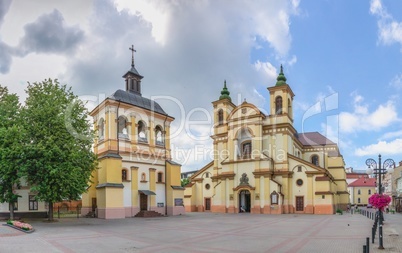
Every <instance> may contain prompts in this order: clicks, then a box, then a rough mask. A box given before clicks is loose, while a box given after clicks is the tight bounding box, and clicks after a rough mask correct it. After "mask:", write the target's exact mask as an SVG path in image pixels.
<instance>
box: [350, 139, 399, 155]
mask: <svg viewBox="0 0 402 253" xmlns="http://www.w3.org/2000/svg"><path fill="white" fill-rule="evenodd" d="M355 154H356V155H357V156H367V155H377V154H382V155H402V139H395V140H393V141H390V142H387V141H379V142H378V143H376V144H371V145H368V146H364V147H361V148H358V149H357V150H356V152H355Z"/></svg>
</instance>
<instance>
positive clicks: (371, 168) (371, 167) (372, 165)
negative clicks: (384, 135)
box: [366, 155, 395, 249]
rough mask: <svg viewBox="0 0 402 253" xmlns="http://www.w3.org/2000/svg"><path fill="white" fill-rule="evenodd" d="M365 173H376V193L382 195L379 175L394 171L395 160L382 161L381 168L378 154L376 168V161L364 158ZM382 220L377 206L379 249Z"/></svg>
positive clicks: (380, 245)
mask: <svg viewBox="0 0 402 253" xmlns="http://www.w3.org/2000/svg"><path fill="white" fill-rule="evenodd" d="M366 165H367V166H368V168H367V174H375V175H377V178H378V182H377V186H378V194H379V195H382V185H381V176H383V175H384V174H385V173H386V172H387V168H388V172H389V173H392V172H393V171H394V167H395V162H394V160H392V159H387V160H385V161H384V163H383V166H382V168H381V155H378V168H377V162H376V161H375V160H374V159H371V158H369V159H367V160H366ZM382 222H383V214H382V208H378V237H379V246H378V248H379V249H384V246H383V238H382Z"/></svg>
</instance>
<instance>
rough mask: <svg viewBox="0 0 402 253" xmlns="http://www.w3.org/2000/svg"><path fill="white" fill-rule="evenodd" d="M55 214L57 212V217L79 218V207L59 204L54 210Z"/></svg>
mask: <svg viewBox="0 0 402 253" xmlns="http://www.w3.org/2000/svg"><path fill="white" fill-rule="evenodd" d="M54 212H55V214H57V218H58V219H60V218H80V216H81V207H80V206H77V207H67V206H59V207H57V208H56V209H55V210H54Z"/></svg>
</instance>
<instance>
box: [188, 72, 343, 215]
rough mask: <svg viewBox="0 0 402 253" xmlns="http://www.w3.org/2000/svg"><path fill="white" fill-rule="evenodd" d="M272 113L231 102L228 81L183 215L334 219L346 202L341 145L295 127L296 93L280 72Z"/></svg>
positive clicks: (272, 95)
mask: <svg viewBox="0 0 402 253" xmlns="http://www.w3.org/2000/svg"><path fill="white" fill-rule="evenodd" d="M268 90H269V97H270V114H269V115H265V114H264V113H262V112H261V111H260V110H259V109H258V108H257V107H256V106H254V105H253V104H251V103H247V102H243V103H242V104H240V105H238V106H236V105H234V104H233V103H232V102H231V98H230V96H229V92H228V90H227V87H226V83H225V85H224V88H223V90H222V92H221V94H222V95H221V96H220V98H219V100H217V101H215V102H213V103H212V104H213V108H214V134H213V135H212V139H213V141H214V142H213V146H214V159H213V161H212V162H211V163H209V164H207V165H206V166H205V167H203V168H202V169H201V170H199V171H198V172H197V173H196V174H194V175H193V176H192V177H191V183H190V184H189V185H188V186H187V187H186V191H185V194H184V195H185V206H186V211H198V212H200V211H201V212H203V211H211V212H221V213H237V212H241V211H246V212H251V213H265V214H283V213H311V214H332V213H335V211H336V209H338V208H340V209H344V210H346V207H347V204H348V202H349V200H348V198H349V193H348V192H347V184H346V173H345V169H344V161H343V158H342V156H341V154H340V153H339V149H338V146H337V145H336V144H335V143H333V142H332V141H330V140H328V139H327V138H326V137H324V136H322V135H321V134H319V133H317V132H314V133H303V134H299V133H297V131H296V129H295V128H294V127H293V97H294V94H293V91H292V90H291V88H290V86H289V85H288V84H286V78H285V77H284V75H283V72H282V71H281V73H280V75H279V76H278V82H277V84H276V85H275V86H273V87H269V88H268Z"/></svg>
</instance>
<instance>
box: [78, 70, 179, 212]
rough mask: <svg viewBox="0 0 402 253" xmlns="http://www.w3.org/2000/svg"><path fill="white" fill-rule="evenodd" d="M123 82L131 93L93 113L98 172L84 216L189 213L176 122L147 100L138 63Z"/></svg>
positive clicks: (109, 100) (114, 97)
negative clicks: (176, 154) (174, 136)
mask: <svg viewBox="0 0 402 253" xmlns="http://www.w3.org/2000/svg"><path fill="white" fill-rule="evenodd" d="M123 77H124V78H125V84H126V90H125V91H124V90H117V91H116V92H115V93H114V94H113V95H111V96H109V97H108V98H106V99H105V100H104V101H102V102H101V103H100V104H99V105H98V106H97V107H96V108H95V109H94V110H93V111H92V112H91V116H92V117H93V119H94V128H95V129H96V131H97V138H96V139H95V144H94V151H95V153H96V154H97V155H98V158H99V168H98V169H97V170H96V171H95V172H94V173H93V175H92V178H91V183H90V186H89V189H88V191H87V192H86V193H85V194H83V196H82V214H84V215H86V214H88V213H90V214H92V215H96V216H97V217H99V218H105V219H111V218H125V217H133V216H136V215H139V214H141V213H143V212H148V213H150V212H155V213H159V214H161V215H177V214H181V213H184V206H183V198H184V188H182V187H181V186H180V185H181V184H180V165H179V164H176V163H174V162H172V161H171V155H170V152H171V151H170V124H171V123H172V121H173V120H174V119H173V117H171V116H169V115H168V114H167V113H166V112H165V111H164V110H163V109H162V108H161V107H160V105H159V104H158V103H157V102H155V101H152V100H150V99H148V98H144V97H142V95H141V79H142V76H141V75H139V74H138V72H137V70H136V69H135V67H134V65H133V64H132V66H131V69H130V70H129V71H128V72H127V73H126V74H125V75H124V76H123ZM180 203H181V205H180Z"/></svg>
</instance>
